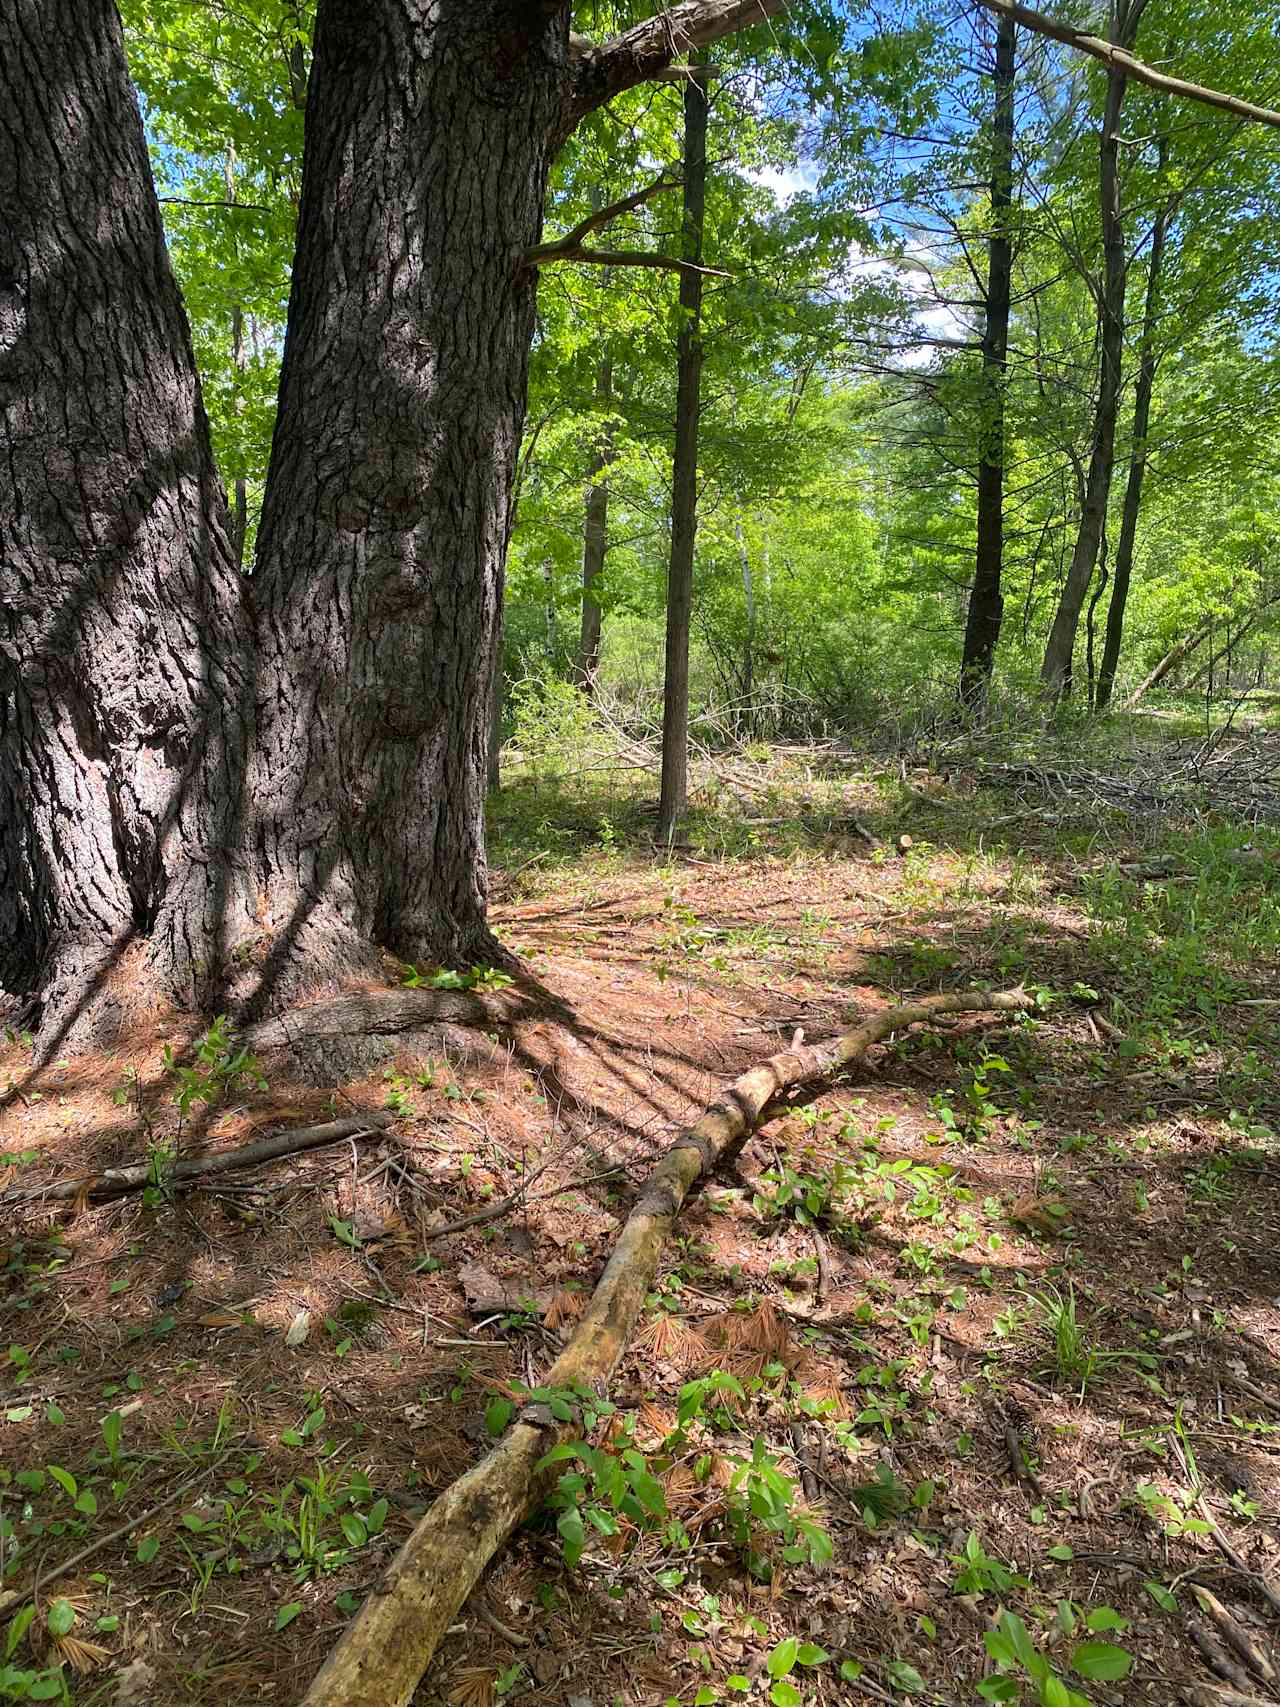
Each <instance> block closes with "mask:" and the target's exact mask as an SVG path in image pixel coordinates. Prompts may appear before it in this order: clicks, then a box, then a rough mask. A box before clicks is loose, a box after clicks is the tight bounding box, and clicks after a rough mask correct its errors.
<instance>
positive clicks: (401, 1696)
mask: <svg viewBox="0 0 1280 1707" xmlns="http://www.w3.org/2000/svg"><path fill="white" fill-rule="evenodd" d="M1032 1007H1033V1003H1032V1000H1031V998H1030V997H1029V996H1028V995H1027V994H1026V993H1025V992H1024V991H1023V990H1020V989H1019V990H1007V991H1003V992H999V993H991V992H974V993H971V994H967V993H963V992H957V993H954V994H944V995H937V996H928V997H925V998H923V999H922V1000H920V1001H916V1002H908V1003H905V1004H903V1005H902V1006H900V1007H893V1008H886V1009H883V1010H881V1011H880V1012H878V1013H875V1014H873V1015H871V1016H870V1017H869V1018H868V1019H865V1020H864V1021H863V1022H862V1023H861V1024H860V1025H858V1026H856V1027H854V1028H853V1029H852V1030H851V1031H848V1032H845V1033H844V1034H843V1035H842V1036H840V1037H838V1038H835V1039H834V1040H833V1041H830V1042H828V1043H825V1044H819V1045H816V1046H811V1047H808V1048H803V1049H799V1050H794V1051H787V1052H784V1053H782V1054H779V1055H775V1056H773V1057H771V1058H770V1059H769V1060H768V1061H765V1062H763V1063H762V1064H761V1065H760V1066H758V1067H754V1068H752V1069H751V1071H750V1072H747V1073H744V1074H743V1075H742V1076H741V1077H740V1078H738V1079H736V1080H735V1081H734V1082H733V1083H732V1084H731V1085H729V1086H727V1087H726V1089H725V1090H724V1091H723V1093H722V1094H721V1096H720V1098H719V1100H718V1101H717V1102H715V1103H714V1104H713V1105H712V1106H711V1107H710V1108H709V1109H708V1110H707V1111H706V1112H705V1113H704V1114H703V1115H702V1117H701V1119H700V1120H699V1121H698V1122H697V1123H696V1124H695V1125H694V1126H693V1127H692V1128H691V1129H690V1130H689V1131H687V1132H685V1133H683V1134H682V1135H681V1136H680V1137H679V1138H678V1139H677V1140H676V1142H675V1143H674V1144H673V1145H672V1146H671V1147H670V1149H669V1150H668V1151H667V1153H666V1154H665V1156H663V1158H662V1159H661V1160H660V1161H659V1163H658V1164H657V1166H656V1167H655V1168H654V1170H653V1172H652V1173H651V1174H650V1176H649V1178H648V1181H647V1182H646V1183H645V1185H644V1186H643V1187H642V1188H641V1191H640V1193H639V1195H638V1197H637V1199H636V1202H635V1204H634V1206H633V1208H632V1210H631V1213H630V1215H629V1216H628V1218H627V1221H626V1223H625V1224H624V1226H623V1229H622V1233H621V1235H620V1237H619V1239H618V1242H617V1244H616V1246H615V1247H614V1251H613V1255H612V1256H611V1257H610V1259H609V1262H608V1265H607V1267H606V1268H605V1271H604V1274H603V1276H602V1277H601V1279H600V1282H599V1284H598V1286H597V1287H596V1290H595V1292H594V1293H593V1295H592V1297H591V1300H590V1302H589V1304H588V1305H587V1308H586V1311H585V1312H584V1314H583V1316H582V1319H581V1321H580V1322H579V1324H578V1327H577V1329H576V1331H575V1332H574V1335H573V1338H572V1339H571V1340H570V1341H569V1343H568V1345H567V1346H566V1347H565V1349H564V1351H563V1352H562V1353H561V1355H560V1357H559V1358H558V1359H557V1361H556V1362H555V1364H554V1365H553V1366H552V1368H551V1370H550V1371H549V1372H548V1374H547V1375H546V1377H545V1378H544V1385H545V1386H546V1387H549V1388H559V1389H562V1390H563V1389H570V1390H577V1389H580V1388H581V1387H583V1386H587V1385H590V1386H593V1387H595V1388H596V1389H598V1390H603V1387H604V1383H605V1382H607V1380H608V1378H609V1376H610V1374H611V1373H612V1371H613V1369H614V1367H615V1365H616V1364H617V1362H618V1360H619V1358H620V1357H621V1356H622V1353H623V1351H624V1350H625V1349H626V1345H627V1340H628V1338H629V1336H630V1333H631V1330H632V1327H633V1326H634V1324H635V1321H636V1318H637V1316H638V1315H639V1313H640V1310H641V1308H642V1306H643V1303H644V1298H645V1294H646V1293H647V1292H648V1291H649V1289H650V1287H651V1284H652V1281H653V1276H654V1274H655V1272H656V1270H657V1265H658V1260H659V1257H660V1255H661V1252H662V1248H663V1245H664V1243H665V1241H666V1238H667V1235H668V1233H669V1232H670V1230H671V1227H672V1225H673V1224H674V1222H675V1219H676V1217H677V1215H678V1214H679V1212H680V1209H681V1206H682V1205H683V1203H684V1201H685V1198H686V1197H687V1196H688V1194H689V1192H690V1190H691V1189H692V1188H693V1186H694V1185H695V1184H696V1183H697V1181H698V1180H700V1179H702V1178H704V1177H705V1176H706V1175H708V1174H709V1173H710V1172H711V1170H712V1169H713V1168H715V1167H716V1166H717V1165H718V1163H719V1162H720V1161H721V1160H722V1158H723V1157H724V1156H725V1155H726V1153H728V1152H729V1151H730V1150H731V1149H732V1148H733V1146H734V1145H735V1144H737V1143H738V1142H739V1141H740V1140H741V1139H742V1138H744V1137H746V1136H747V1135H748V1134H749V1133H750V1132H752V1131H754V1130H755V1128H756V1126H757V1124H758V1122H759V1120H760V1118H761V1115H762V1114H763V1113H764V1112H765V1111H766V1110H767V1109H768V1108H769V1107H770V1106H771V1105H773V1104H774V1103H775V1102H776V1101H777V1099H778V1097H779V1095H780V1094H781V1093H782V1092H783V1091H785V1090H788V1089H790V1088H792V1087H796V1086H799V1085H815V1086H816V1085H817V1084H819V1083H827V1082H829V1081H830V1080H831V1079H832V1078H833V1077H834V1076H835V1075H836V1074H838V1073H840V1072H841V1071H843V1070H845V1069H847V1068H848V1067H850V1066H852V1065H854V1064H855V1063H858V1062H861V1061H863V1060H865V1058H866V1055H867V1052H868V1051H869V1050H870V1049H871V1048H872V1046H873V1045H875V1044H877V1043H880V1042H882V1041H883V1040H884V1039H885V1038H887V1037H889V1036H891V1035H892V1033H894V1032H895V1031H902V1030H905V1029H906V1028H907V1027H908V1026H912V1025H917V1024H920V1023H922V1022H926V1021H929V1020H931V1019H934V1018H936V1017H937V1016H938V1015H939V1014H945V1013H985V1012H998V1013H1025V1012H1029V1011H1031V1009H1032ZM572 1428H573V1424H572V1423H569V1424H559V1423H557V1422H555V1421H554V1420H553V1419H552V1417H551V1413H550V1411H549V1410H548V1409H547V1407H546V1406H530V1407H527V1408H526V1409H525V1410H524V1411H523V1412H522V1414H521V1416H520V1418H519V1420H518V1421H517V1422H516V1423H515V1424H514V1425H513V1426H512V1427H511V1428H510V1429H509V1430H508V1431H507V1433H506V1435H505V1436H504V1437H503V1438H502V1440H501V1441H499V1443H498V1444H497V1445H496V1446H495V1447H494V1448H493V1449H492V1451H490V1452H489V1453H488V1455H487V1456H486V1457H485V1458H484V1459H482V1461H481V1462H480V1463H479V1464H477V1465H476V1466H475V1467H474V1468H473V1469H471V1470H470V1471H468V1473H467V1474H466V1475H465V1476H463V1477H461V1478H460V1479H459V1480H458V1481H456V1482H455V1483H454V1484H453V1485H452V1487H450V1488H448V1489H447V1490H446V1491H445V1493H444V1494H442V1495H441V1497H440V1498H439V1499H438V1500H437V1501H436V1503H435V1504H434V1505H433V1506H432V1508H431V1510H430V1511H429V1512H428V1513H427V1515H426V1516H425V1517H424V1518H423V1519H422V1521H421V1522H420V1523H419V1524H418V1526H417V1527H416V1528H415V1529H414V1531H413V1533H412V1534H411V1535H410V1537H409V1539H408V1540H407V1541H406V1542H405V1544H404V1546H403V1547H402V1548H401V1549H400V1552H399V1553H398V1554H397V1555H396V1557H395V1559H394V1560H393V1561H392V1563H391V1564H390V1566H389V1567H388V1569H387V1571H386V1574H385V1575H384V1576H383V1578H382V1579H381V1581H380V1582H379V1583H378V1585H377V1587H376V1588H375V1589H374V1591H373V1593H372V1594H370V1596H369V1597H368V1599H367V1600H366V1601H365V1603H364V1605H363V1606H362V1607H361V1609H360V1612H359V1613H358V1614H357V1616H356V1617H355V1619H354V1620H353V1621H352V1623H351V1624H350V1625H349V1627H348V1628H347V1630H346V1632H345V1633H344V1635H343V1636H342V1637H341V1639H340V1640H339V1642H338V1645H337V1647H336V1648H335V1649H334V1650H333V1652H332V1653H331V1654H330V1656H329V1658H328V1660H327V1661H326V1662H325V1664H324V1666H323V1667H322V1668H321V1670H320V1672H319V1674H318V1676H317V1677H316V1679H315V1681H314V1682H313V1683H312V1685H311V1688H310V1689H309V1690H308V1691H307V1694H306V1696H305V1698H304V1701H303V1707H338V1704H339V1703H348V1702H352V1701H358V1702H360V1703H361V1707H406V1703H407V1702H408V1701H409V1699H410V1697H411V1696H412V1694H413V1692H414V1689H415V1688H416V1686H417V1683H418V1679H419V1678H420V1677H421V1676H422V1673H423V1672H424V1671H425V1670H426V1667H427V1665H428V1664H429V1663H430V1660H431V1658H432V1656H433V1654H434V1653H435V1650H436V1647H437V1645H438V1643H439V1642H440V1639H441V1637H442V1636H443V1635H444V1633H445V1632H446V1631H447V1629H448V1628H449V1625H450V1622H451V1620H452V1619H453V1617H454V1614H455V1613H456V1612H457V1610H458V1608H459V1607H460V1606H461V1605H462V1604H463V1602H464V1601H465V1600H466V1598H467V1596H468V1595H469V1594H470V1592H471V1590H472V1589H473V1588H474V1586H475V1584H476V1582H477V1581H478V1580H479V1577H480V1574H481V1572H482V1571H483V1570H484V1568H485V1566H486V1565H487V1564H488V1562H489V1560H490V1559H491V1558H492V1557H493V1555H494V1554H495V1553H496V1552H497V1551H498V1549H499V1548H500V1547H501V1546H503V1544H504V1543H505V1542H506V1541H507V1539H508V1538H509V1537H510V1535H511V1534H512V1533H513V1531H514V1530H515V1529H516V1528H517V1526H518V1525H519V1524H520V1523H522V1522H523V1521H524V1519H525V1518H526V1517H527V1516H528V1515H529V1513H530V1512H531V1511H532V1510H533V1509H534V1507H535V1506H536V1504H537V1502H538V1499H539V1498H540V1496H541V1493H542V1490H543V1487H544V1485H545V1483H546V1481H547V1478H548V1473H547V1472H546V1471H542V1470H540V1468H539V1467H540V1465H541V1463H542V1460H543V1459H544V1457H545V1456H546V1453H547V1451H548V1449H549V1448H550V1447H551V1446H552V1445H553V1444H555V1443H556V1441H557V1440H559V1439H561V1438H564V1437H566V1436H567V1434H568V1433H569V1432H571V1431H572Z"/></svg>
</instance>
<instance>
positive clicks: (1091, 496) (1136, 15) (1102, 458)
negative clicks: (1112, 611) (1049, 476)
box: [1040, 0, 1146, 700]
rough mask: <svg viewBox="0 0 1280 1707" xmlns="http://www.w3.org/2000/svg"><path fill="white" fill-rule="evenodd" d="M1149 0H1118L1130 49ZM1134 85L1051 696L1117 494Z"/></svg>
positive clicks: (1106, 248)
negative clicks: (1124, 186)
mask: <svg viewBox="0 0 1280 1707" xmlns="http://www.w3.org/2000/svg"><path fill="white" fill-rule="evenodd" d="M1145 6H1146V0H1119V4H1117V6H1116V8H1115V12H1114V14H1113V19H1112V40H1113V42H1114V43H1115V44H1116V45H1117V46H1119V47H1121V48H1123V49H1126V50H1127V49H1129V48H1131V47H1132V46H1133V42H1134V38H1135V36H1136V35H1137V31H1138V23H1139V20H1140V19H1141V17H1142V13H1143V10H1144V9H1145ZM1126 85H1127V79H1126V76H1125V73H1124V72H1123V71H1122V70H1113V71H1111V72H1110V73H1108V77H1107V96H1106V104H1105V106H1104V109H1103V117H1102V133H1101V137H1100V140H1099V145H1098V160H1099V172H1098V184H1099V196H1100V203H1101V212H1102V249H1103V277H1102V283H1101V287H1100V289H1099V290H1098V333H1099V339H1098V341H1099V346H1100V369H1099V379H1098V401H1097V406H1096V409H1095V413H1094V423H1093V446H1092V450H1091V452H1090V456H1089V475H1088V479H1087V481H1086V484H1085V498H1084V507H1083V509H1082V511H1081V515H1080V527H1079V530H1078V532H1077V534H1076V543H1075V550H1074V551H1073V552H1072V556H1071V566H1070V568H1069V569H1068V570H1067V579H1066V584H1065V585H1064V587H1063V589H1062V594H1061V596H1060V598H1059V601H1058V609H1057V611H1056V612H1055V614H1054V619H1053V627H1052V628H1051V629H1050V631H1049V641H1048V645H1047V646H1046V647H1045V654H1044V663H1043V664H1042V666H1041V669H1040V682H1041V685H1042V687H1043V688H1044V691H1045V692H1046V694H1047V695H1048V696H1049V697H1050V699H1052V700H1059V699H1061V698H1062V697H1063V696H1064V695H1065V694H1067V693H1069V692H1070V691H1071V664H1072V659H1073V656H1074V654H1075V645H1076V632H1077V630H1078V628H1079V626H1080V612H1081V610H1082V609H1083V608H1084V600H1085V594H1086V593H1087V592H1088V590H1089V582H1090V581H1091V580H1092V579H1093V571H1094V568H1095V566H1096V564H1097V561H1098V545H1099V542H1100V541H1101V538H1102V527H1103V522H1104V520H1105V518H1106V513H1107V505H1108V503H1109V501H1110V498H1111V475H1112V471H1113V469H1114V466H1115V447H1116V416H1117V414H1118V412H1119V408H1120V386H1121V377H1122V374H1121V364H1122V357H1123V352H1124V287H1125V271H1126V257H1125V245H1124V219H1123V214H1122V211H1121V206H1120V158H1119V156H1120V143H1119V134H1120V111H1121V108H1122V107H1123V105H1124V94H1125V88H1126Z"/></svg>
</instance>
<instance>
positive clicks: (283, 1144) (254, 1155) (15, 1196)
mask: <svg viewBox="0 0 1280 1707" xmlns="http://www.w3.org/2000/svg"><path fill="white" fill-rule="evenodd" d="M392 1118H393V1117H392V1116H391V1115H389V1114H361V1115H354V1116H348V1117H346V1118H345V1119H343V1120H327V1121H326V1122H325V1123H324V1125H323V1126H302V1127H296V1128H295V1129H294V1130H292V1131H290V1132H275V1133H273V1134H272V1135H271V1137H270V1138H257V1139H255V1140H254V1141H253V1143H252V1144H241V1145H240V1146H239V1147H238V1148H237V1149H235V1150H214V1151H211V1152H210V1153H209V1154H208V1155H205V1156H190V1157H188V1158H187V1159H186V1160H184V1161H180V1162H175V1163H174V1164H173V1165H172V1166H171V1167H168V1168H166V1169H165V1171H164V1182H165V1184H166V1185H181V1184H183V1183H184V1182H185V1181H187V1180H193V1179H204V1178H205V1177H206V1176H207V1175H209V1174H225V1173H230V1172H231V1171H232V1169H234V1168H253V1167H256V1166H257V1165H258V1163H259V1162H274V1161H277V1160H278V1159H279V1158H280V1157H281V1156H293V1155H296V1154H298V1153H299V1152H300V1151H302V1150H315V1149H318V1148H319V1147H320V1146H321V1145H322V1144H336V1143H337V1142H338V1140H339V1139H341V1138H369V1137H372V1135H373V1134H374V1133H375V1132H383V1131H385V1130H386V1128H387V1127H388V1126H390V1124H391V1121H392ZM153 1168H154V1163H153V1162H151V1161H146V1162H129V1163H126V1165H125V1166H124V1167H120V1168H103V1170H102V1172H101V1173H100V1174H82V1175H81V1176H80V1177H79V1178H78V1179H64V1180H58V1181H57V1182H56V1183H55V1184H53V1185H38V1186H32V1187H31V1188H30V1189H29V1190H24V1191H7V1192H5V1194H4V1196H3V1197H0V1203H31V1202H35V1201H37V1200H38V1201H40V1202H46V1201H51V1202H65V1201H66V1200H67V1199H69V1198H73V1197H81V1196H83V1197H120V1196H123V1195H124V1193H126V1192H130V1191H142V1190H143V1189H144V1188H145V1187H146V1186H148V1185H151V1184H152V1183H153V1182H154V1174H153Z"/></svg>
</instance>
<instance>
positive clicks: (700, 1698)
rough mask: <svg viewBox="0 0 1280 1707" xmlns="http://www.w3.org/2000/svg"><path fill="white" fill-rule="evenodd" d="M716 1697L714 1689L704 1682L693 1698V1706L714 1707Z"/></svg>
mask: <svg viewBox="0 0 1280 1707" xmlns="http://www.w3.org/2000/svg"><path fill="white" fill-rule="evenodd" d="M718 1699H719V1697H718V1696H717V1694H716V1692H715V1690H714V1689H712V1687H711V1685H710V1684H709V1683H704V1684H703V1686H702V1688H701V1689H700V1690H699V1691H698V1693H697V1694H696V1695H695V1696H694V1698H693V1707H714V1703H715V1702H716V1701H717V1700H718Z"/></svg>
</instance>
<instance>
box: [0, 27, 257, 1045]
mask: <svg viewBox="0 0 1280 1707" xmlns="http://www.w3.org/2000/svg"><path fill="white" fill-rule="evenodd" d="M0 206H2V207H3V209H4V217H3V222H2V223H0V441H2V444H3V449H2V450H0V984H3V985H4V987H5V988H6V989H8V990H9V991H11V992H16V993H17V994H19V995H20V996H21V995H27V996H30V997H32V998H33V999H35V1000H37V1001H39V1002H40V1003H41V1006H42V1036H43V1039H44V1041H45V1042H46V1043H52V1044H54V1045H55V1046H56V1045H57V1044H60V1043H62V1042H63V1041H65V1040H66V1039H68V1038H72V1039H75V1040H84V1041H88V1040H89V1039H92V1038H95V1037H97V1038H101V1037H102V1036H103V1035H104V1033H105V1032H108V1031H109V1030H110V1028H111V1026H112V1025H113V1023H114V1021H115V1019H116V1018H117V1017H118V1013H119V1009H120V1005H121V1002H122V1001H123V1000H124V998H125V996H126V993H127V992H126V987H125V986H126V983H128V982H132V983H134V985H135V988H134V991H133V994H134V996H136V995H137V993H138V992H137V988H136V984H137V982H138V981H141V982H142V983H143V984H144V985H145V986H147V987H149V988H150V990H151V993H152V996H154V995H155V994H157V993H162V994H168V995H171V996H172V997H174V998H175V999H177V1000H180V1001H183V1002H194V1001H199V1000H201V999H202V998H203V997H205V996H206V995H208V993H209V992H210V991H211V990H212V989H213V988H215V987H216V983H217V978H218V974H219V971H220V961H221V959H222V955H223V949H224V944H225V942H226V940H227V938H228V937H229V936H236V935H238V934H239V933H240V931H241V928H242V926H243V923H244V918H243V914H242V912H241V904H240V902H239V900H238V899H237V896H238V894H239V890H238V887H237V884H236V882H235V881H234V879H233V877H232V871H231V862H230V860H229V857H228V849H229V848H231V847H233V846H234V845H235V843H236V842H237V841H238V839H239V825H238V821H237V820H238V815H239V813H240V810H241V806H242V782H243V764H244V751H245V745H246V740H247V736H248V720H249V712H250V709H251V690H252V683H251V682H250V681H249V680H248V679H247V676H246V672H247V669H248V665H249V640H250V629H249V623H248V619H247V613H246V611H245V609H244V606H243V603H242V596H243V588H242V583H241V582H240V580H239V578H238V576H237V574H236V570H235V560H234V553H233V550H232V546H231V542H230V537H229V528H228V520H227V513H226V499H225V496H224V494H223V492H222V489H221V487H220V485H219V482H218V479H217V476H216V473H215V471H214V466H213V459H212V455H211V452H210V448H209V433H208V423H207V421H206V419H205V414H204V409H203V406H202V403H201V399H200V388H199V384H198V382H197V379H196V370H195V363H194V360H193V357H192V350H191V340H190V336H189V333H188V330H187V324H186V320H185V317H184V314H183V309H182V302H181V298H180V296H179V292H178V287H177V284H176V282H175V280H174V277H173V272H172V269H171V267H170V265H169V258H168V252H167V250H166V247H165V241H164V233H163V230H162V227H161V221H160V209H159V205H158V203H157V201H156V196H155V190H154V186H153V183H152V179H151V170H150V165H149V162H148V159H147V151H146V144H145V141H144V138H143V131H142V123H141V119H140V117H139V114H138V108H137V102H136V100H135V98H134V94H133V90H132V88H131V86H130V83H129V78H128V72H127V69H126V66H125V56H124V48H123V43H122V40H121V33H120V22H119V18H118V15H117V13H116V9H115V6H114V5H113V4H111V3H110V0H6V4H5V5H4V6H3V7H0ZM144 943H145V947H144V946H143V945H144Z"/></svg>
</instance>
